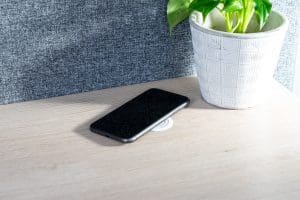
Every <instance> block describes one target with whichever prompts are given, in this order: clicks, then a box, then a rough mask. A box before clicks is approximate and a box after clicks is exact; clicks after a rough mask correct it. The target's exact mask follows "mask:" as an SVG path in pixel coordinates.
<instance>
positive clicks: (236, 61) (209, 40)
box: [191, 18, 287, 109]
mask: <svg viewBox="0 0 300 200" xmlns="http://www.w3.org/2000/svg"><path fill="white" fill-rule="evenodd" d="M191 20H193V19H192V18H191ZM270 20H271V19H270ZM286 26H287V25H286V23H284V24H283V25H282V27H279V28H277V29H276V31H270V32H269V33H267V32H264V33H261V34H260V33H255V34H246V35H247V36H246V35H242V34H230V33H223V32H221V31H214V30H209V29H206V28H204V27H201V26H199V25H198V24H196V23H192V22H191V32H192V40H193V48H194V56H195V62H196V72H197V76H198V80H199V84H200V90H201V94H202V97H203V98H204V99H205V100H206V101H207V102H208V103H211V104H214V105H216V106H219V107H224V108H232V109H243V108H248V107H253V106H255V105H256V104H258V103H260V102H261V101H262V100H263V99H264V98H265V97H266V95H267V94H268V92H269V87H270V83H271V81H272V78H273V74H274V71H275V69H276V65H277V61H278V58H279V54H280V50H281V47H282V43H283V40H284V37H285V33H286V29H287V28H286Z"/></svg>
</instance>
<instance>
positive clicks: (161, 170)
mask: <svg viewBox="0 0 300 200" xmlns="http://www.w3.org/2000/svg"><path fill="white" fill-rule="evenodd" d="M150 87H158V88H162V89H167V90H170V91H174V92H177V93H180V94H183V95H187V96H189V97H190V98H191V100H192V103H191V105H190V107H189V108H187V109H184V110H182V111H181V112H179V113H177V114H176V115H175V116H174V117H173V119H174V127H173V128H172V129H171V130H169V131H166V132H164V133H148V134H147V135H145V136H144V137H142V138H140V139H139V140H138V141H137V142H135V143H132V144H126V145H122V144H120V143H118V142H115V141H113V140H110V139H108V138H105V137H102V136H100V135H96V134H93V133H91V132H90V131H89V130H88V127H89V124H90V123H91V122H92V121H94V120H95V119H97V118H99V117H100V116H103V115H104V114H105V113H107V112H109V111H111V110H112V109H114V108H116V107H117V106H119V105H121V104H122V103H124V102H126V101H127V100H129V99H131V98H132V97H134V96H136V95H138V94H139V93H141V92H142V91H144V90H146V89H148V88H150ZM0 119H1V120H0V156H1V160H0V199H12V200H17V199H30V200H32V199H49V200H50V199H51V200H53V199H64V200H65V199H72V200H73V199H80V200H83V199H84V200H85V199H99V200H106V199H109V200H111V199H116V200H119V199H126V200H127V199H128V200H135V199H136V200H140V199H149V200H164V199H171V200H175V199H184V200H185V199H195V200H200V199H222V200H224V199H228V200H234V199H239V200H240V199H242V200H246V199H271V200H278V199H290V200H292V199H293V200H294V199H300V102H299V100H298V99H296V98H295V97H294V96H293V95H292V94H290V93H289V92H288V91H287V90H285V89H283V87H281V86H279V84H277V83H275V82H274V88H273V90H272V97H271V98H270V100H269V101H268V102H267V103H266V104H265V105H261V106H258V107H256V108H254V109H250V110H244V111H235V110H223V109H219V108H215V107H213V106H210V105H208V104H206V103H205V102H203V100H201V98H200V95H199V89H198V86H197V80H196V79H195V78H193V77H188V78H180V79H172V80H166V81H160V82H153V83H147V84H140V85H134V86H128V87H121V88H114V89H106V90H101V91H95V92H89V93H83V94H77V95H70V96H65V97H58V98H51V99H46V100H39V101H32V102H26V103H18V104H12V105H4V106H0Z"/></svg>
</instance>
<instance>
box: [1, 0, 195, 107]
mask: <svg viewBox="0 0 300 200" xmlns="http://www.w3.org/2000/svg"><path fill="white" fill-rule="evenodd" d="M165 6H166V1H164V0H160V1H156V0H147V1H146V0H125V1H124V0H122V1H116V0H114V1H111V0H101V1H99V0H94V1H93V0H27V1H21V0H18V1H16V0H15V1H2V2H1V3H0V23H1V24H0V26H1V27H0V33H1V35H0V48H1V54H0V60H1V63H0V68H1V71H0V80H1V86H0V102H1V103H10V102H17V101H23V100H32V99H39V98H46V97H52V96H58V95H66V94H70V93H76V92H82V91H89V90H94V89H101V88H107V87H114V86H120V85H127V84H133V83H140V82H146V81H153V80H158V79H165V78H169V77H178V76H184V75H188V74H192V70H191V67H190V63H191V58H192V56H191V55H192V48H191V42H190V40H189V38H190V35H189V31H188V29H189V27H188V24H187V23H185V24H184V25H183V26H184V27H182V29H178V30H177V31H176V33H175V36H174V37H173V38H170V37H169V36H168V33H167V26H166V22H165V15H164V11H165Z"/></svg>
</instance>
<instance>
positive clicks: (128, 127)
mask: <svg viewBox="0 0 300 200" xmlns="http://www.w3.org/2000/svg"><path fill="white" fill-rule="evenodd" d="M189 102H190V100H189V99H188V98H187V97H185V96H182V95H179V94H174V93H171V92H167V91H164V90H160V89H156V88H152V89H149V90H147V91H145V92H144V93H142V94H140V95H139V96H137V97H135V98H134V99H132V100H130V101H128V102H127V103H125V104H124V105H122V106H121V107H119V108H117V109H115V110H114V111H112V112H111V113H109V114H107V115H105V116H104V117H102V118H101V119H99V120H97V121H96V122H94V123H92V124H91V126H90V130H91V131H92V132H95V133H98V134H101V135H103V136H106V137H110V138H112V139H115V140H118V141H120V142H124V143H129V142H133V141H135V140H136V139H138V138H139V137H141V136H142V135H144V134H145V133H147V132H148V131H150V130H151V129H153V128H154V127H155V126H157V125H158V124H160V123H161V122H163V121H164V120H166V119H168V118H169V117H170V116H171V115H173V114H174V113H176V112H177V111H178V110H180V109H181V108H184V107H186V106H187V105H188V104H189Z"/></svg>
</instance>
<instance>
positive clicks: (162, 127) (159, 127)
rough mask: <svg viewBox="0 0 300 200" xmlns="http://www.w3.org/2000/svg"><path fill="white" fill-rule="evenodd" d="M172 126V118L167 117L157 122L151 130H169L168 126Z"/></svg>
mask: <svg viewBox="0 0 300 200" xmlns="http://www.w3.org/2000/svg"><path fill="white" fill-rule="evenodd" d="M172 126H173V119H172V118H168V119H166V120H165V121H163V122H162V123H160V124H158V125H157V126H156V127H154V128H153V129H152V131H154V132H162V131H166V130H169V129H170V128H172Z"/></svg>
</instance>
